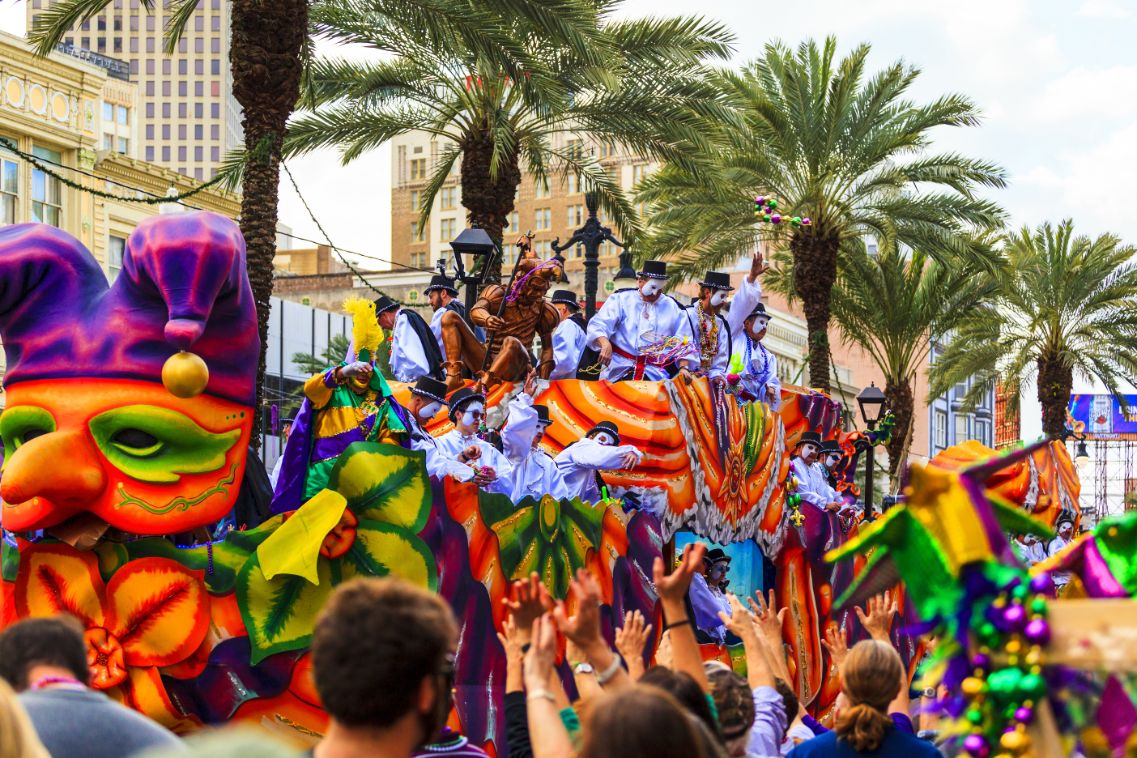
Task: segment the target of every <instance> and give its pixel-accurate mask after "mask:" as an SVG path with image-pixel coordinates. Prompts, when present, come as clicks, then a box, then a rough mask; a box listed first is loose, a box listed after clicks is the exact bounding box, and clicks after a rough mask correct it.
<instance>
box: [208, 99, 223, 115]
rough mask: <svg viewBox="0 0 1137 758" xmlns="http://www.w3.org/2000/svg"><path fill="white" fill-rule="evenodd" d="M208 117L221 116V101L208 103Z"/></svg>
mask: <svg viewBox="0 0 1137 758" xmlns="http://www.w3.org/2000/svg"><path fill="white" fill-rule="evenodd" d="M209 117H210V118H221V103H210V104H209Z"/></svg>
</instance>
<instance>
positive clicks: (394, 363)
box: [391, 308, 431, 382]
mask: <svg viewBox="0 0 1137 758" xmlns="http://www.w3.org/2000/svg"><path fill="white" fill-rule="evenodd" d="M393 331H394V334H393V335H392V337H393V338H392V340H391V373H392V374H394V376H395V378H396V379H398V380H399V381H400V382H414V381H416V380H417V379H418V378H419V377H420V376H431V370H430V361H428V360H427V357H426V350H425V349H424V348H423V344H422V340H421V339H420V338H419V335H418V334H417V333H416V332H415V330H414V328H413V327H412V326H411V322H410V317H409V316H408V315H407V312H406V310H405V309H403V308H400V309H399V312H398V314H397V315H396V316H395V327H394V330H393Z"/></svg>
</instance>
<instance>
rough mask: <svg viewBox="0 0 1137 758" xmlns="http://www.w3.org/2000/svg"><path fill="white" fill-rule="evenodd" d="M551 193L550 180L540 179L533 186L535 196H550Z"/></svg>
mask: <svg viewBox="0 0 1137 758" xmlns="http://www.w3.org/2000/svg"><path fill="white" fill-rule="evenodd" d="M549 194H550V193H549V180H548V179H538V180H537V181H536V182H535V183H534V186H533V195H534V197H548V196H549Z"/></svg>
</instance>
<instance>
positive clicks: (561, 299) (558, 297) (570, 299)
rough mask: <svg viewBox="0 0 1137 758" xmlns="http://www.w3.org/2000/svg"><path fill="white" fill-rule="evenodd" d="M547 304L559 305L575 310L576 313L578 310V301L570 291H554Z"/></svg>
mask: <svg viewBox="0 0 1137 758" xmlns="http://www.w3.org/2000/svg"><path fill="white" fill-rule="evenodd" d="M549 302H551V303H553V304H556V303H560V304H561V305H567V306H569V307H572V308H576V309H577V310H578V311H579V310H580V300H579V299H578V298H577V296H576V293H575V292H573V291H572V290H555V291H554V292H553V297H552V298H551V299H550V301H549Z"/></svg>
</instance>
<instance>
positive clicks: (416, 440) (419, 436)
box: [406, 409, 474, 482]
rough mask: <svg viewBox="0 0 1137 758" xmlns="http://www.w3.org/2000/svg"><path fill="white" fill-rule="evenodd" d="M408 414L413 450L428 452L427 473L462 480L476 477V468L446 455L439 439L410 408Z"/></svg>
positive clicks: (436, 476)
mask: <svg viewBox="0 0 1137 758" xmlns="http://www.w3.org/2000/svg"><path fill="white" fill-rule="evenodd" d="M406 416H407V419H408V420H409V421H410V422H411V428H410V429H408V430H407V431H408V432H409V433H410V437H411V450H422V451H423V452H425V453H426V473H428V474H430V475H431V476H433V477H435V478H437V479H441V478H443V477H445V476H452V477H454V478H455V479H457V480H458V481H460V482H468V481H470V480H471V479H473V478H474V469H472V468H470V467H469V466H467V465H466V464H465V463H459V462H458V461H457V460H456V459H455V458H454V457H451V456H448V455H445V454H444V453H443V452H442V450H440V449H439V447H438V440H436V439H435V438H434V437H432V436H430V432H428V431H426V430H425V429H423V428H422V424H420V423H419V420H418V419H417V418H415V417H414V414H413V413H411V412H410V410H409V409H408V410H407V414H406ZM463 449H465V448H463ZM459 452H461V451H459Z"/></svg>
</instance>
